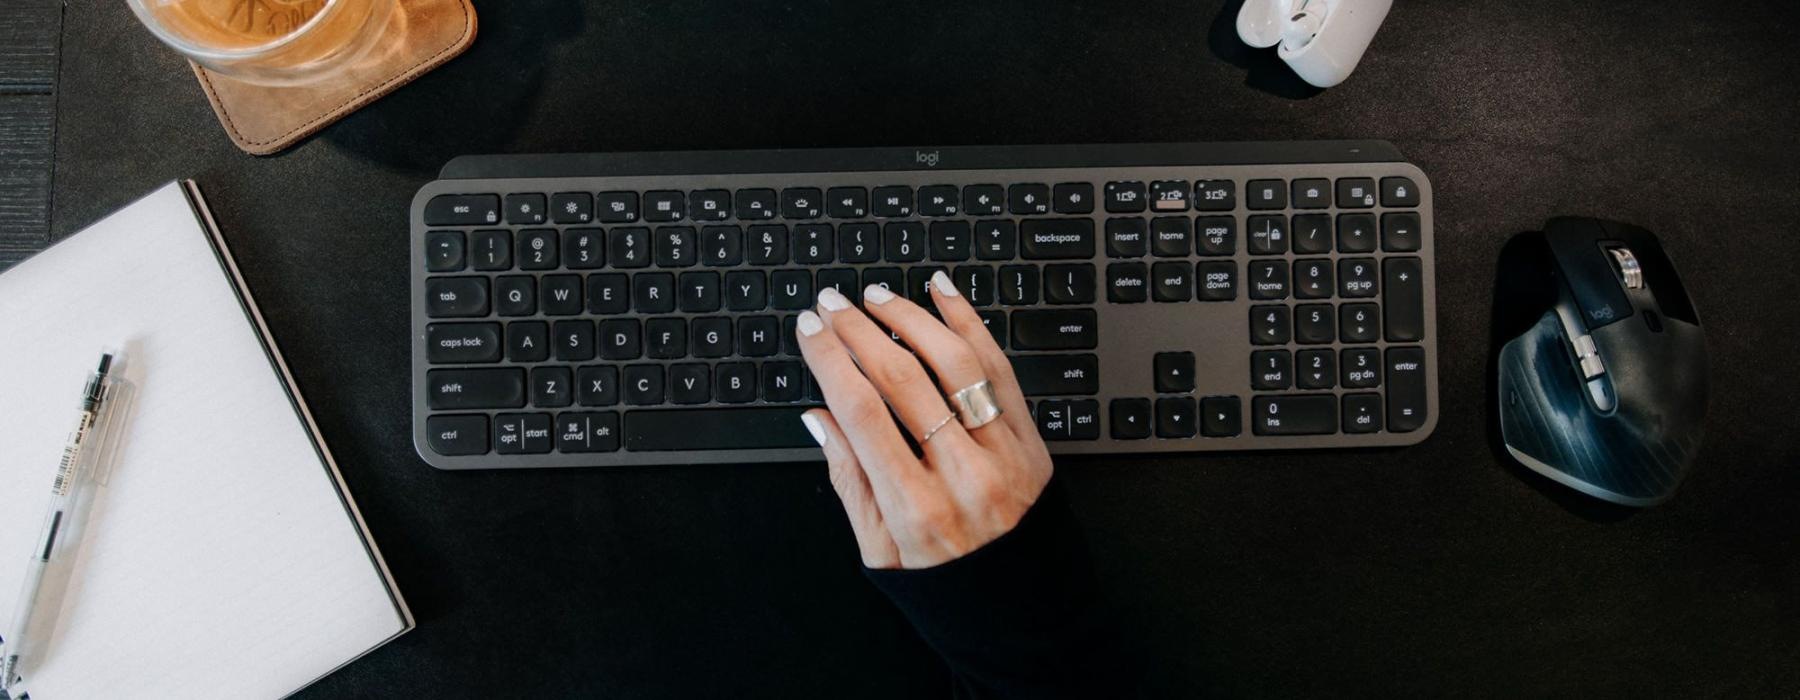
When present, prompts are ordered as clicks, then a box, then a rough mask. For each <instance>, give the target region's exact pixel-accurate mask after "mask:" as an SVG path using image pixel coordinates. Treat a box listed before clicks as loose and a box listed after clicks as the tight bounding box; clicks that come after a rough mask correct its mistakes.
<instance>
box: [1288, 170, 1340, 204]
mask: <svg viewBox="0 0 1800 700" xmlns="http://www.w3.org/2000/svg"><path fill="white" fill-rule="evenodd" d="M1293 202H1294V208H1295V209H1324V208H1326V207H1329V206H1331V181H1330V180H1327V179H1325V178H1308V179H1302V180H1295V181H1294V185H1293Z"/></svg>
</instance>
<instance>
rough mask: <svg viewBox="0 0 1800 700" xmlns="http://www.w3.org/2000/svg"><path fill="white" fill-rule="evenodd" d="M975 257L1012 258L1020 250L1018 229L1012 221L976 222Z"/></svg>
mask: <svg viewBox="0 0 1800 700" xmlns="http://www.w3.org/2000/svg"><path fill="white" fill-rule="evenodd" d="M974 241H975V244H974V245H975V257H976V258H977V259H980V260H1012V259H1013V258H1014V257H1015V256H1016V254H1017V250H1018V243H1019V237H1018V231H1017V229H1016V228H1015V226H1014V224H1013V222H1011V221H981V222H977V223H976V224H975V233H974Z"/></svg>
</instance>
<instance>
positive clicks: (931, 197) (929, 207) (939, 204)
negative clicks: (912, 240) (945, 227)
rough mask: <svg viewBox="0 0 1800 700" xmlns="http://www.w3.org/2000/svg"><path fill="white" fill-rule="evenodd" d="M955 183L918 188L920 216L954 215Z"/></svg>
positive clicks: (955, 202)
mask: <svg viewBox="0 0 1800 700" xmlns="http://www.w3.org/2000/svg"><path fill="white" fill-rule="evenodd" d="M959 196H960V194H959V193H958V192H957V188H956V185H932V186H930V187H924V188H920V189H919V215H920V216H956V212H957V197H959Z"/></svg>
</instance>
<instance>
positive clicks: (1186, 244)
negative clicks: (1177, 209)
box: [1150, 187, 1194, 258]
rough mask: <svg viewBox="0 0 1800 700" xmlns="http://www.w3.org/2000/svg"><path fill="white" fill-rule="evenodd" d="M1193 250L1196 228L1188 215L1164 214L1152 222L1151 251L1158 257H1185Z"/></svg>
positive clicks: (1184, 189)
mask: <svg viewBox="0 0 1800 700" xmlns="http://www.w3.org/2000/svg"><path fill="white" fill-rule="evenodd" d="M1186 190H1187V188H1185V187H1184V188H1182V191H1184V192H1185V191H1186ZM1193 250H1194V229H1193V227H1192V225H1191V223H1190V222H1189V221H1188V220H1187V218H1186V217H1179V216H1162V217H1157V218H1156V220H1154V221H1151V222H1150V252H1151V253H1153V254H1155V255H1156V256H1157V257H1159V258H1185V257H1187V256H1188V254H1189V253H1191V252H1193Z"/></svg>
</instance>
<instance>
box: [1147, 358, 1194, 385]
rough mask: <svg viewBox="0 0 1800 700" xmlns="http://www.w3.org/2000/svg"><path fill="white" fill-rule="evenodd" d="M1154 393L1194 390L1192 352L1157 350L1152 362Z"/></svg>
mask: <svg viewBox="0 0 1800 700" xmlns="http://www.w3.org/2000/svg"><path fill="white" fill-rule="evenodd" d="M1152 365H1153V367H1154V368H1155V373H1156V393H1158V394H1185V393H1187V392H1190V391H1193V390H1194V353H1191V352H1159V353H1156V357H1155V358H1154V360H1153V362H1152Z"/></svg>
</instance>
